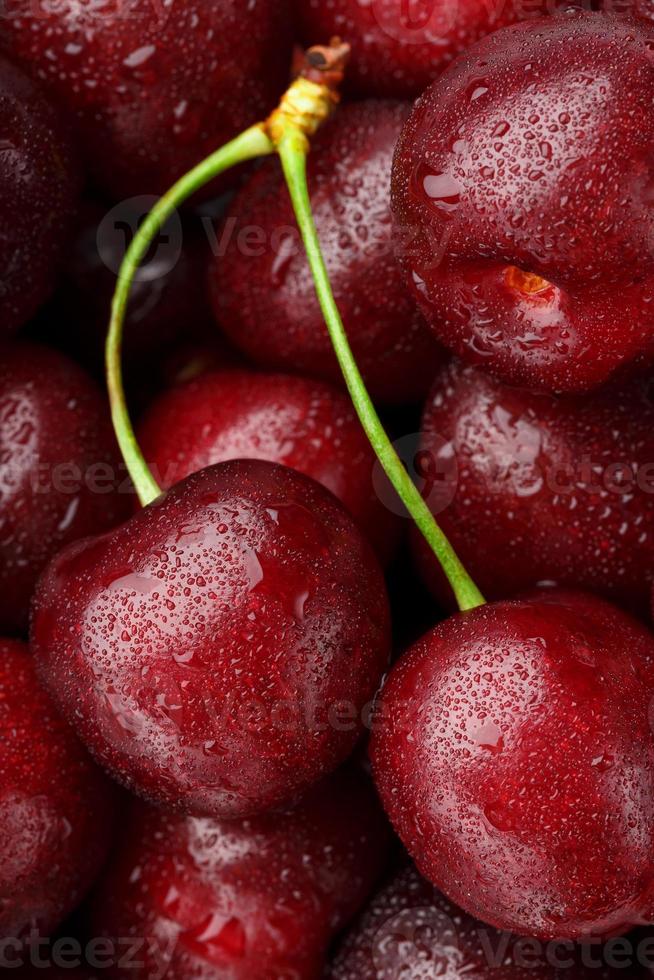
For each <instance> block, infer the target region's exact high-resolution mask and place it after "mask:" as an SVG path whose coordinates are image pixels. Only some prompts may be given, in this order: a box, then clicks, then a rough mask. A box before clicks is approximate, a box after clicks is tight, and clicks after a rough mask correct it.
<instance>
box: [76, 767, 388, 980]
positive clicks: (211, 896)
mask: <svg viewBox="0 0 654 980" xmlns="http://www.w3.org/2000/svg"><path fill="white" fill-rule="evenodd" d="M387 843H388V830H387V825H386V822H385V820H384V817H383V815H382V812H381V809H380V808H379V805H378V803H377V801H376V798H375V796H374V793H373V792H372V790H371V788H370V786H369V784H368V781H367V780H366V778H365V777H364V776H363V775H362V774H361V773H360V772H355V771H349V770H346V771H344V772H340V773H337V774H335V775H334V776H331V777H329V778H328V779H327V780H326V781H325V782H324V783H322V784H320V785H319V786H318V787H316V788H315V789H313V790H312V791H311V792H310V793H309V795H308V796H307V797H306V798H305V799H304V800H303V801H302V802H301V803H300V804H299V805H298V807H297V808H296V809H294V810H285V811H281V812H278V813H272V814H266V815H264V816H261V817H256V818H254V819H251V820H245V821H238V822H236V821H234V822H223V823H220V822H218V821H216V820H212V819H210V818H206V817H205V818H202V817H184V816H176V815H170V814H167V813H165V812H163V811H160V810H154V809H149V808H147V807H145V806H144V805H143V804H140V805H139V806H138V807H135V808H134V811H133V814H132V818H131V821H130V823H129V824H128V826H127V832H126V837H125V839H124V840H123V842H122V843H121V846H120V848H119V850H118V853H117V855H116V860H115V863H113V864H112V867H111V870H110V871H109V873H108V874H107V876H106V878H105V880H104V881H103V883H102V885H101V887H100V890H99V895H98V897H97V900H96V902H95V909H94V915H93V919H94V930H95V933H96V934H97V935H106V936H111V937H116V936H118V937H120V936H123V937H130V936H137V937H144V938H145V940H146V950H147V952H146V955H145V956H143V955H142V956H141V959H143V960H144V961H145V962H144V965H143V967H142V968H141V969H140V970H135V971H134V973H132V974H130V976H135V977H139V978H145V977H150V976H152V972H151V971H153V970H154V967H155V966H158V967H159V969H161V968H162V967H165V968H166V973H165V975H166V977H167V978H170V980H216V978H218V977H224V978H227V977H229V980H252V978H253V977H270V978H273V977H275V978H276V977H280V978H281V977H293V978H294V980H318V978H319V977H321V976H322V967H323V965H324V961H325V954H326V948H327V944H328V943H329V941H330V939H331V938H332V936H333V935H334V934H335V933H336V932H337V931H338V930H339V929H341V928H342V927H343V925H345V923H346V922H347V921H348V920H349V919H351V918H352V916H353V915H354V914H355V913H356V912H357V911H358V909H359V907H360V906H361V905H362V903H363V902H364V900H365V899H366V897H367V895H368V894H369V892H370V890H371V888H372V887H373V885H374V883H375V881H376V879H377V877H378V876H379V874H380V872H381V870H382V868H383V863H384V859H385V856H386V847H387ZM109 975H110V976H111V975H116V976H120V975H121V974H120V973H119V972H118V971H116V972H115V973H111V972H110V974H109Z"/></svg>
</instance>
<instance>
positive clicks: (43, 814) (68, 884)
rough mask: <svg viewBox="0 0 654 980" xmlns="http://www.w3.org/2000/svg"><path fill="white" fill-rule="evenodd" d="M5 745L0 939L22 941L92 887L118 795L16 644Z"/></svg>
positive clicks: (1, 707)
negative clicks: (63, 717) (56, 706)
mask: <svg viewBox="0 0 654 980" xmlns="http://www.w3.org/2000/svg"><path fill="white" fill-rule="evenodd" d="M0 745H1V746H2V752H0V937H2V938H3V939H7V938H11V939H13V940H16V941H20V940H23V939H26V938H28V935H29V932H30V931H31V930H32V929H35V930H39V931H40V932H41V933H42V934H45V935H49V933H50V932H51V931H52V930H53V929H55V928H56V927H57V926H58V925H59V923H60V922H61V921H62V920H63V919H64V918H65V916H66V915H68V913H69V912H71V911H72V909H73V908H74V907H75V906H76V905H77V903H78V902H79V901H80V899H81V898H82V896H83V894H84V892H85V891H86V889H87V888H88V887H89V885H90V884H91V882H92V881H93V878H94V877H95V875H96V873H97V872H98V870H99V868H100V865H101V864H102V861H103V860H104V857H105V852H106V850H107V847H108V844H109V837H110V832H111V824H112V815H113V808H114V791H113V789H112V786H111V784H110V783H109V782H108V781H107V780H105V778H104V777H103V776H102V774H101V773H100V771H99V770H98V769H96V767H95V766H94V765H93V763H92V762H91V760H90V758H89V756H88V755H87V753H86V751H85V750H84V748H83V747H82V746H81V744H80V743H79V742H78V741H77V739H76V737H75V735H74V734H73V732H72V730H71V729H70V728H69V727H68V725H66V724H65V722H64V721H63V720H62V719H61V718H60V717H59V715H58V714H57V712H56V711H55V708H54V706H53V704H52V702H51V701H50V699H49V698H48V696H47V695H46V693H45V691H43V690H42V689H41V687H40V686H39V684H38V683H37V679H36V674H35V671H34V665H33V662H32V660H31V658H30V657H29V655H28V651H27V648H26V647H25V646H24V645H23V644H22V643H19V642H18V641H15V640H0ZM4 952H6V953H7V956H9V955H10V953H9V951H8V950H4ZM14 952H16V950H14Z"/></svg>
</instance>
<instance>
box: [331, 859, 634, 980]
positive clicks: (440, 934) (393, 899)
mask: <svg viewBox="0 0 654 980" xmlns="http://www.w3.org/2000/svg"><path fill="white" fill-rule="evenodd" d="M584 954H585V957H586V964H587V966H586V967H585V966H584V964H583V957H584ZM610 955H611V954H610V952H609V950H608V949H607V950H602V949H601V947H599V948H598V947H597V945H593V946H590V945H589V946H588V947H587V949H586V951H584V950H583V949H579V950H575V949H574V948H573V946H572V944H545V943H537V942H534V940H533V939H531V938H521V937H517V936H511V935H509V934H508V933H501V932H498V931H497V930H495V929H492V928H490V927H489V926H487V925H486V924H485V923H483V922H478V921H477V920H476V919H473V918H472V917H471V916H469V915H466V913H465V912H462V911H461V910H460V909H458V908H457V907H456V906H455V905H452V903H451V902H449V901H448V900H447V899H446V898H445V896H444V895H441V894H440V893H439V892H438V891H436V889H435V888H434V887H433V885H430V884H429V882H427V881H425V879H424V878H421V877H420V875H419V874H418V872H417V871H416V870H415V868H412V867H409V868H406V869H404V870H403V871H401V872H400V873H399V874H397V875H396V876H395V877H394V878H393V879H392V880H391V881H390V882H389V883H388V885H387V886H386V887H385V888H383V889H382V890H381V891H380V892H379V893H378V894H377V895H376V896H375V897H374V898H373V900H372V902H371V903H370V906H369V907H368V909H367V910H366V911H365V912H364V914H363V915H362V917H361V919H360V921H359V923H358V924H357V925H356V927H355V928H353V929H352V930H351V932H350V933H349V934H348V935H347V936H346V938H345V940H344V942H343V944H342V946H341V948H340V949H339V951H338V953H337V955H336V958H335V960H334V963H333V964H332V967H331V970H330V972H329V974H328V976H329V977H330V978H331V980H392V978H395V977H398V978H399V977H401V978H402V980H431V978H435V977H444V978H445V977H446V978H447V980H469V978H472V977H474V980H557V978H558V980H582V977H583V978H588V980H591V978H592V977H595V980H607V978H609V977H619V976H624V975H625V974H624V972H620V971H619V970H618V971H617V972H616V973H613V972H611V969H610V967H608V966H607V965H606V962H605V960H606V959H607V958H608V957H609V956H610ZM631 955H632V961H633V962H637V949H635V948H634V949H633V950H632V951H631ZM622 956H623V960H622V962H624V953H623V954H622ZM617 959H618V958H617V957H616V961H617ZM580 960H581V963H580V962H579V961H580ZM591 964H592V965H591ZM629 976H630V977H633V976H634V975H633V974H632V973H630V974H629Z"/></svg>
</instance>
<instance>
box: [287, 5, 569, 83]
mask: <svg viewBox="0 0 654 980" xmlns="http://www.w3.org/2000/svg"><path fill="white" fill-rule="evenodd" d="M555 6H556V4H555ZM295 7H296V14H297V17H298V20H299V23H300V27H301V30H302V34H303V36H304V39H305V41H306V42H307V43H311V44H318V43H320V41H321V40H322V39H324V38H326V37H331V36H332V35H333V34H339V35H340V36H341V37H344V38H345V39H346V40H347V41H348V43H349V44H350V45H351V46H352V59H351V63H350V66H349V69H348V76H347V77H348V82H349V83H350V85H351V87H352V88H353V89H354V91H355V92H357V93H359V94H363V95H373V96H391V97H396V98H411V97H412V96H416V95H420V93H421V92H422V91H423V89H425V88H427V86H428V85H429V83H430V82H432V81H433V80H434V79H435V78H436V77H437V76H438V74H439V73H440V72H441V71H442V70H443V68H444V67H445V66H446V65H447V64H448V63H449V62H450V61H451V60H452V58H453V57H454V56H455V55H456V54H458V53H459V52H460V51H463V50H464V49H465V48H467V47H469V46H470V45H471V44H472V43H473V42H474V41H477V40H478V39H479V38H481V37H483V36H484V35H485V34H489V33H490V32H491V31H495V30H497V29H498V28H499V27H504V26H505V25H506V24H512V23H513V22H514V21H517V20H522V19H524V18H534V17H537V16H538V15H539V14H545V13H548V12H549V11H550V9H551V7H552V4H551V3H548V2H546V0H537V2H536V3H531V4H523V3H520V2H518V0H509V2H508V3H505V2H499V0H492V2H490V3H488V2H484V0H465V2H463V3H459V4H457V5H456V6H454V7H453V6H452V5H451V4H449V3H447V2H445V0H438V2H434V0H428V2H421V3H413V2H410V3H407V2H404V3H402V2H398V0H371V2H369V3H361V0H330V2H329V3H324V2H322V0H295Z"/></svg>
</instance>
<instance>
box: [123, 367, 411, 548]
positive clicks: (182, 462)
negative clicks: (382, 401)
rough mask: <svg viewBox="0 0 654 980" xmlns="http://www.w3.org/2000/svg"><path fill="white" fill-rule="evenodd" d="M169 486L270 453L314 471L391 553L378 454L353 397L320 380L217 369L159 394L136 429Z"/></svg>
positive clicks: (395, 527) (392, 535)
mask: <svg viewBox="0 0 654 980" xmlns="http://www.w3.org/2000/svg"><path fill="white" fill-rule="evenodd" d="M139 444H140V446H141V449H142V452H143V454H144V456H145V458H146V460H147V462H148V465H149V466H150V468H151V469H153V470H154V472H155V473H156V474H157V476H158V478H159V482H160V483H161V485H162V486H164V487H170V486H172V485H173V484H174V483H178V482H179V481H180V480H182V479H183V478H184V477H185V476H189V475H190V474H191V473H195V472H196V471H197V470H201V469H203V468H204V467H205V466H209V465H211V464H213V463H221V462H223V461H224V460H227V459H239V458H241V459H267V460H270V462H272V463H282V464H284V465H285V466H290V467H291V468H292V469H296V470H299V471H300V472H301V473H305V474H306V475H307V476H311V477H313V479H314V480H317V481H318V482H319V483H322V484H323V486H326V487H327V488H328V489H329V490H331V491H332V493H333V494H335V495H336V496H337V497H338V498H339V500H341V501H342V503H344V504H345V506H346V507H347V509H348V510H349V511H350V513H351V514H352V516H353V517H354V518H355V519H356V520H357V522H358V524H359V526H360V527H361V528H362V530H364V531H365V533H366V534H367V536H368V538H369V539H370V540H371V542H372V543H373V544H374V545H375V547H376V549H377V551H378V553H379V554H380V557H382V558H383V559H384V560H388V559H389V558H390V557H391V554H392V552H393V551H394V550H395V545H396V544H397V539H398V532H399V522H398V521H397V520H396V519H395V518H394V516H393V514H392V513H391V511H390V510H388V509H387V508H386V507H385V506H384V504H383V502H382V501H381V500H380V498H379V496H378V495H377V493H376V491H375V488H374V485H373V470H374V467H375V463H376V458H375V454H374V452H373V450H372V448H371V446H370V443H369V442H368V440H367V439H366V436H365V433H364V431H363V429H362V428H361V425H360V423H359V420H358V419H357V416H356V414H355V412H354V409H353V408H352V403H351V401H350V399H349V398H348V397H347V395H345V394H344V393H343V392H341V391H338V390H337V389H335V388H332V387H331V385H327V384H325V383H324V382H321V381H313V380H308V379H305V378H299V377H294V376H291V375H282V374H255V373H253V372H252V371H229V372H224V371H223V372H219V371H213V372H208V373H205V374H202V375H201V376H200V377H198V378H197V379H195V380H193V381H191V382H189V383H188V384H185V385H179V386H178V387H176V388H173V389H172V390H171V391H169V392H167V393H165V394H163V395H162V396H161V397H160V398H159V399H158V401H155V402H154V403H153V405H152V406H151V408H150V410H149V411H148V412H147V413H146V415H145V418H144V419H143V421H142V424H141V426H140V429H139Z"/></svg>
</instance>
